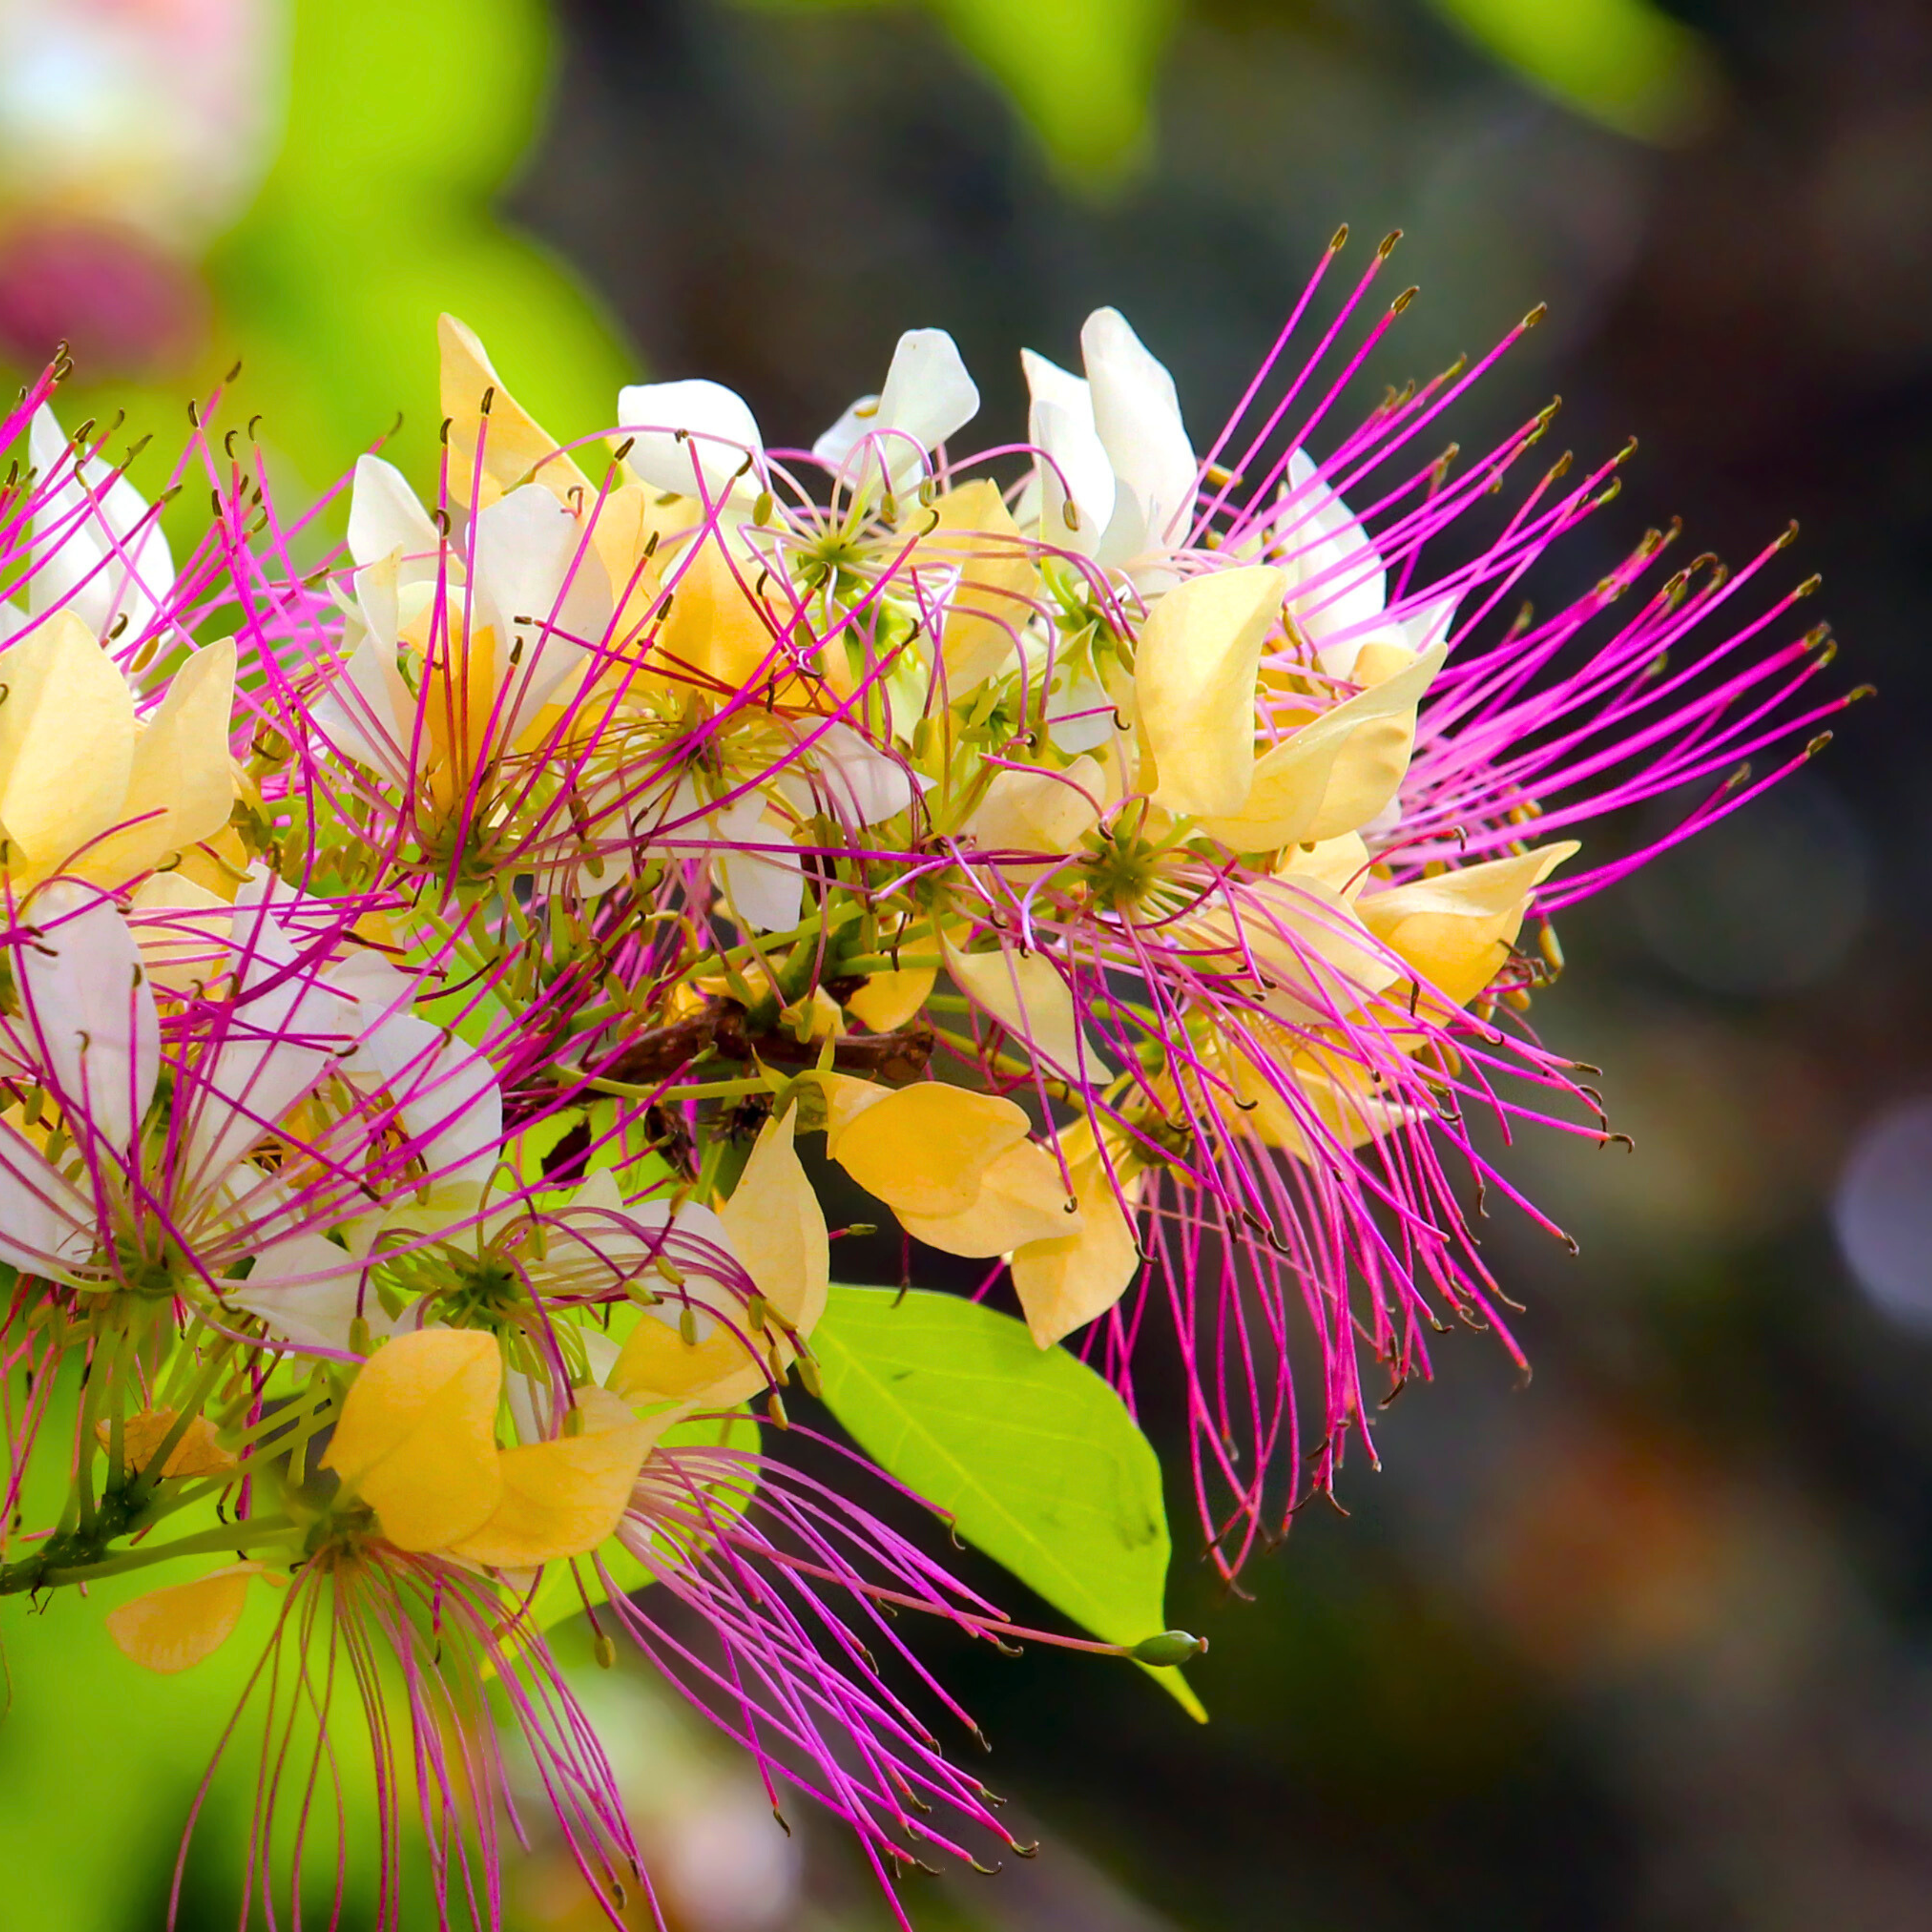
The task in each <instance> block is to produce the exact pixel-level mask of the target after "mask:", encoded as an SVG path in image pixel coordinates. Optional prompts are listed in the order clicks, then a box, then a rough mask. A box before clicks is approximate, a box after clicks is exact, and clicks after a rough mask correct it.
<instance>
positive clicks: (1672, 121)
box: [1435, 0, 1720, 142]
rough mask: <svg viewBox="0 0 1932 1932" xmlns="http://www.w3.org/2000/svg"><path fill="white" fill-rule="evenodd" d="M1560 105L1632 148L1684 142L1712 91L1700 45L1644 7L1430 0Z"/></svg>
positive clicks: (1641, 0) (1711, 66) (1711, 68)
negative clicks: (1629, 141)
mask: <svg viewBox="0 0 1932 1932" xmlns="http://www.w3.org/2000/svg"><path fill="white" fill-rule="evenodd" d="M1435 5H1436V8H1437V10H1438V11H1439V12H1441V13H1445V14H1447V15H1448V17H1449V18H1450V19H1451V20H1454V22H1455V23H1456V24H1457V26H1460V28H1462V29H1463V31H1464V32H1466V34H1469V35H1470V36H1471V37H1472V38H1473V39H1475V40H1480V41H1481V43H1483V45H1484V46H1486V47H1487V48H1488V49H1489V50H1490V52H1491V53H1492V54H1493V55H1496V58H1498V59H1499V60H1502V61H1506V62H1508V64H1509V65H1511V67H1513V68H1515V69H1516V70H1517V72H1518V73H1519V74H1521V75H1522V76H1523V77H1524V78H1525V79H1526V80H1528V81H1529V82H1530V83H1531V84H1532V86H1537V87H1539V88H1541V89H1542V90H1543V91H1544V92H1545V93H1546V94H1552V95H1555V96H1556V98H1558V99H1559V100H1560V101H1562V102H1563V103H1564V104H1565V106H1567V107H1571V108H1572V109H1574V110H1577V112H1579V113H1584V114H1587V115H1590V116H1591V117H1592V118H1593V119H1595V120H1598V121H1602V122H1604V124H1605V125H1606V126H1607V127H1614V128H1616V130H1618V132H1619V133H1624V134H1628V135H1631V136H1633V137H1634V138H1635V139H1638V140H1640V141H1658V142H1677V141H1682V140H1685V139H1689V138H1690V137H1691V136H1692V135H1694V134H1695V133H1697V132H1698V131H1699V130H1700V129H1701V128H1702V127H1703V126H1704V125H1705V124H1706V122H1707V121H1709V117H1710V113H1711V110H1712V106H1713V105H1714V104H1715V101H1716V99H1717V97H1718V92H1719V91H1720V82H1719V77H1718V71H1717V68H1716V65H1715V62H1713V60H1712V57H1711V55H1710V54H1709V52H1708V50H1707V49H1706V45H1705V43H1704V41H1703V39H1702V38H1701V37H1700V36H1699V35H1698V34H1697V33H1695V32H1694V31H1693V30H1692V29H1691V28H1689V27H1687V26H1685V25H1684V23H1682V21H1681V20H1674V19H1673V18H1672V17H1671V16H1670V14H1668V13H1665V12H1664V11H1663V10H1662V9H1661V8H1660V7H1655V6H1653V5H1651V4H1650V0H1562V4H1561V5H1551V4H1550V0H1435Z"/></svg>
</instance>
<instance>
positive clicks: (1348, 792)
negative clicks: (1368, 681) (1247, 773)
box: [1203, 644, 1445, 852]
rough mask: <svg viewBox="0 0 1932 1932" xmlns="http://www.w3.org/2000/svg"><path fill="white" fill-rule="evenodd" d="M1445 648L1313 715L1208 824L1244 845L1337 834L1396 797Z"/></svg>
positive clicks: (1229, 841) (1242, 848) (1254, 847)
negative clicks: (1239, 800)
mask: <svg viewBox="0 0 1932 1932" xmlns="http://www.w3.org/2000/svg"><path fill="white" fill-rule="evenodd" d="M1444 656H1445V649H1444V647H1443V646H1442V645H1440V644H1439V645H1437V646H1436V648H1435V649H1433V650H1431V651H1429V652H1425V653H1424V655H1422V656H1421V657H1419V658H1416V659H1415V661H1414V662H1413V663H1412V664H1410V665H1409V667H1408V668H1407V669H1406V670H1402V671H1400V672H1398V673H1397V674H1396V675H1395V676H1393V677H1391V678H1388V679H1385V681H1384V682H1382V683H1380V684H1378V685H1375V686H1373V688H1371V689H1370V690H1367V691H1361V692H1358V694H1356V695H1355V697H1351V698H1347V699H1345V700H1343V702H1342V703H1340V704H1338V705H1337V706H1334V709H1331V710H1328V711H1325V712H1322V713H1321V715H1319V716H1318V717H1315V718H1310V720H1309V721H1308V722H1307V724H1303V725H1301V727H1299V728H1298V729H1297V730H1295V732H1293V733H1292V734H1291V735H1290V736H1288V737H1286V738H1284V739H1283V740H1282V741H1281V742H1280V743H1279V744H1277V745H1275V746H1274V748H1272V749H1271V750H1270V751H1268V752H1267V753H1266V754H1265V755H1264V756H1263V757H1262V760H1261V762H1260V763H1259V764H1258V765H1257V766H1256V767H1255V772H1254V785H1253V790H1252V791H1251V792H1250V793H1249V796H1248V798H1247V802H1246V803H1245V804H1244V805H1242V806H1241V808H1239V810H1238V811H1235V812H1232V813H1229V814H1225V815H1211V816H1210V817H1208V819H1207V820H1206V823H1205V826H1204V827H1203V829H1205V831H1207V832H1210V833H1211V834H1212V835H1213V836H1214V837H1215V838H1218V839H1220V841H1222V843H1223V844H1226V845H1231V846H1232V847H1234V848H1235V850H1237V851H1238V852H1271V851H1274V850H1277V848H1278V847H1281V846H1283V845H1287V844H1294V843H1300V842H1304V841H1310V840H1315V841H1321V840H1325V839H1330V838H1339V837H1340V835H1342V834H1343V832H1353V831H1355V830H1357V829H1359V828H1360V827H1361V826H1364V825H1366V824H1367V823H1368V821H1369V820H1370V819H1372V818H1373V817H1375V815H1376V813H1377V812H1379V811H1381V810H1382V808H1383V807H1384V806H1385V805H1387V804H1388V802H1389V800H1390V799H1392V798H1394V796H1395V795H1396V793H1397V790H1398V789H1399V788H1400V786H1401V784H1402V781H1403V776H1404V775H1405V774H1406V772H1407V771H1408V769H1409V755H1410V754H1411V753H1412V751H1414V749H1415V709H1416V706H1418V704H1419V703H1421V701H1422V696H1423V693H1424V691H1427V689H1428V688H1429V685H1430V680H1431V679H1433V677H1434V676H1435V675H1436V672H1437V671H1438V670H1440V669H1441V668H1442V660H1443V658H1444Z"/></svg>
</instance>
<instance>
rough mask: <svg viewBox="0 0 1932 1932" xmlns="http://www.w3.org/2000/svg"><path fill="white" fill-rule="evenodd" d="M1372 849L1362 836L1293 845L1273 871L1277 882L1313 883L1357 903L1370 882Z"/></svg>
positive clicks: (1352, 835) (1349, 835)
mask: <svg viewBox="0 0 1932 1932" xmlns="http://www.w3.org/2000/svg"><path fill="white" fill-rule="evenodd" d="M1369 863H1370V861H1369V848H1368V847H1367V845H1365V844H1363V842H1362V835H1361V833H1360V832H1343V834H1342V835H1341V836H1340V838H1324V839H1322V841H1320V842H1319V844H1313V845H1291V846H1290V847H1289V848H1288V850H1287V851H1286V853H1283V856H1282V861H1281V863H1280V865H1277V866H1276V868H1274V875H1275V877H1277V878H1278V879H1302V880H1306V879H1313V880H1317V881H1318V882H1319V883H1321V884H1322V885H1325V886H1327V887H1328V889H1329V890H1330V891H1331V892H1338V893H1340V895H1341V896H1342V897H1343V898H1345V899H1350V900H1352V899H1354V898H1355V897H1356V896H1357V895H1358V894H1359V893H1360V892H1361V889H1362V888H1363V886H1365V885H1366V884H1367V883H1368V880H1369Z"/></svg>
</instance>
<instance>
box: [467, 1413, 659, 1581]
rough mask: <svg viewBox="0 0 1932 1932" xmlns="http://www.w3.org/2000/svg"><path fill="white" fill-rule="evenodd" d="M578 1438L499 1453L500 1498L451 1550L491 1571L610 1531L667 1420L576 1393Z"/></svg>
mask: <svg viewBox="0 0 1932 1932" xmlns="http://www.w3.org/2000/svg"><path fill="white" fill-rule="evenodd" d="M578 1405H579V1407H580V1409H582V1411H583V1417H584V1424H585V1427H584V1430H583V1434H581V1435H580V1436H560V1437H559V1438H558V1439H556V1440H555V1441H554V1442H532V1443H526V1444H524V1445H522V1446H520V1447H519V1448H514V1449H505V1450H504V1451H502V1453H501V1454H499V1457H497V1467H498V1469H499V1471H500V1472H501V1473H502V1497H501V1499H500V1500H499V1502H498V1503H497V1505H496V1508H494V1509H493V1510H492V1511H490V1515H489V1517H487V1520H485V1521H484V1523H483V1525H482V1526H481V1528H480V1529H476V1530H475V1531H473V1532H472V1533H471V1534H470V1535H468V1536H465V1537H463V1538H460V1539H459V1540H458V1541H457V1542H455V1544H452V1546H451V1548H450V1553H451V1555H452V1556H460V1557H464V1558H466V1559H468V1560H469V1562H472V1563H487V1564H488V1565H490V1568H493V1569H496V1570H528V1569H533V1568H535V1566H536V1565H538V1564H540V1563H559V1562H562V1561H564V1559H566V1558H568V1557H571V1556H586V1555H588V1554H589V1552H590V1551H592V1550H595V1548H596V1547H597V1546H598V1544H600V1543H602V1542H604V1541H605V1540H606V1539H607V1538H609V1537H610V1536H611V1535H613V1534H614V1533H615V1532H616V1528H617V1526H618V1524H619V1523H620V1522H622V1520H623V1515H624V1511H625V1508H626V1507H627V1505H628V1504H629V1502H630V1500H631V1490H633V1489H634V1487H636V1484H637V1472H638V1471H639V1470H640V1469H642V1468H643V1462H644V1458H645V1457H646V1456H648V1455H649V1454H650V1451H651V1445H652V1443H653V1442H655V1440H656V1439H657V1438H658V1436H660V1435H661V1434H662V1433H663V1432H664V1428H665V1427H666V1425H667V1423H668V1422H669V1421H670V1419H671V1418H670V1416H669V1415H663V1416H657V1417H652V1418H649V1419H647V1420H646V1421H637V1419H636V1418H634V1417H633V1416H632V1415H631V1412H630V1409H629V1408H628V1406H627V1405H626V1404H625V1403H622V1402H620V1401H619V1400H617V1399H616V1397H613V1396H611V1395H610V1394H608V1393H607V1391H604V1390H602V1389H583V1390H580V1391H578Z"/></svg>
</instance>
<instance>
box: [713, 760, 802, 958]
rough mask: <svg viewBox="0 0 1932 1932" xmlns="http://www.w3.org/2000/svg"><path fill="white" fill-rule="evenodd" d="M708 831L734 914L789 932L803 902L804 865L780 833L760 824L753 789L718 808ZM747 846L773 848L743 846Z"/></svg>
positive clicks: (768, 928)
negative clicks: (716, 846) (716, 848)
mask: <svg viewBox="0 0 1932 1932" xmlns="http://www.w3.org/2000/svg"><path fill="white" fill-rule="evenodd" d="M711 832H712V836H713V837H715V838H717V839H718V841H720V844H721V847H722V848H723V849H722V850H720V851H719V852H718V853H717V855H716V856H715V863H716V865H717V868H718V874H719V877H720V879H721V882H722V883H723V885H724V891H725V892H726V895H727V896H728V897H729V898H730V901H731V904H732V905H733V907H735V908H736V911H737V913H738V916H739V917H740V918H741V919H744V920H745V921H746V922H748V924H750V925H751V926H753V927H754V928H755V929H757V931H759V932H790V930H791V929H792V928H793V926H796V925H797V923H798V922H799V914H800V912H801V910H802V908H803V907H804V904H805V868H804V866H803V865H802V862H800V860H799V856H798V854H797V853H796V852H793V851H791V850H789V849H787V847H786V845H785V837H784V833H783V832H781V831H779V830H778V828H777V827H776V826H772V825H768V824H766V823H765V820H764V810H763V805H761V804H760V802H759V800H758V798H757V794H756V793H753V794H751V796H748V797H746V798H743V799H739V801H738V802H737V803H736V805H732V806H730V807H729V808H727V810H725V811H721V812H719V813H718V815H717V816H716V817H715V818H714V819H713V820H712V821H711ZM747 845H758V846H763V847H771V848H773V849H772V850H763V851H756V852H753V851H747V850H745V849H744V848H745V847H746V846H747Z"/></svg>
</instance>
